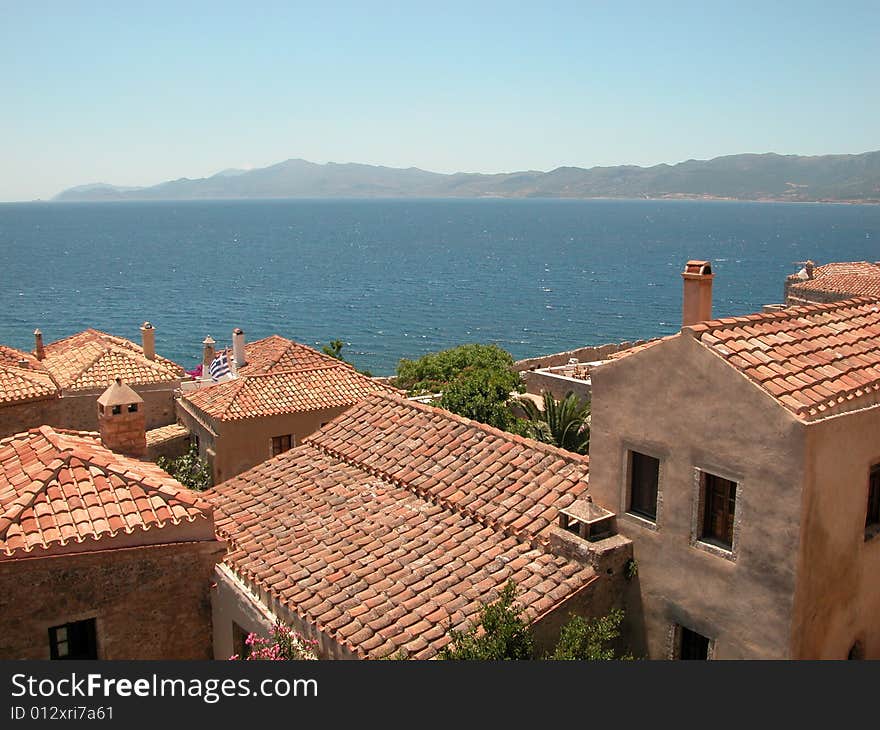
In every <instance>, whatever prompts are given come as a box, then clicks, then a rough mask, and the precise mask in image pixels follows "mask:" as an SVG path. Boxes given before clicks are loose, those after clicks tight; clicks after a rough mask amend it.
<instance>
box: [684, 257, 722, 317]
mask: <svg viewBox="0 0 880 730" xmlns="http://www.w3.org/2000/svg"><path fill="white" fill-rule="evenodd" d="M681 278H682V279H684V304H683V305H682V308H681V326H682V327H687V326H688V325H692V324H697V322H705V321H706V320H709V319H712V279H713V278H715V274H713V273H712V264H710V263H709V262H708V261H688V262H687V264H686V265H685V267H684V271H682V272H681Z"/></svg>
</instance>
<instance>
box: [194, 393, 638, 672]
mask: <svg viewBox="0 0 880 730" xmlns="http://www.w3.org/2000/svg"><path fill="white" fill-rule="evenodd" d="M588 467H589V460H588V458H587V457H583V456H578V455H576V454H572V453H570V452H566V451H562V450H560V449H557V448H554V447H552V446H548V445H546V444H541V443H538V442H535V441H532V440H530V439H525V438H522V437H520V436H516V435H513V434H510V433H506V432H503V431H499V430H497V429H495V428H492V427H490V426H486V425H484V424H481V423H477V422H475V421H470V420H468V419H465V418H461V417H460V416H456V415H453V414H451V413H449V412H448V411H444V410H441V409H439V408H433V407H431V406H426V405H421V404H418V403H414V402H412V401H408V400H405V399H404V398H401V397H399V396H396V395H392V394H385V393H381V392H379V393H374V394H373V395H371V396H369V397H368V398H367V399H366V400H364V401H362V402H361V403H359V404H358V405H356V406H353V407H352V408H351V409H350V410H348V411H347V412H346V413H345V414H343V415H342V416H340V417H338V418H337V419H336V420H334V421H333V422H331V423H330V424H328V425H327V426H325V427H324V428H322V429H321V430H320V431H318V432H317V433H315V434H313V435H312V436H309V437H308V438H306V439H304V440H303V442H302V443H301V444H300V445H299V446H297V447H296V448H294V449H292V450H291V451H289V452H287V453H284V454H282V455H280V456H278V457H276V458H274V459H272V460H270V461H267V462H265V463H263V464H260V465H259V466H257V467H255V468H253V469H251V470H249V471H247V472H245V473H244V474H241V475H240V476H238V477H235V478H234V479H230V480H228V481H226V482H224V483H223V484H221V485H219V486H218V487H215V488H214V489H213V490H209V491H208V492H206V493H205V496H206V498H207V499H208V500H210V501H211V502H212V503H213V504H214V506H215V511H216V515H217V528H218V534H219V535H220V536H222V537H223V538H224V539H226V540H228V544H229V546H230V549H229V552H228V554H227V556H226V558H225V561H224V563H223V564H222V566H218V568H217V572H216V589H215V592H214V594H213V607H214V647H215V655H216V657H217V658H221V659H222V658H226V657H228V656H230V655H231V654H232V653H233V652H235V651H239V650H240V648H241V640H242V637H243V636H245V635H246V634H247V633H248V632H252V631H253V632H258V633H262V634H266V633H267V631H268V629H269V627H270V626H271V624H272V622H273V621H274V620H275V618H276V617H278V618H281V619H282V620H284V621H286V622H288V623H289V624H291V625H293V627H294V628H296V629H297V630H299V631H301V632H302V633H304V634H305V635H306V636H307V637H309V638H313V639H316V640H317V641H318V643H319V647H320V654H321V656H322V657H324V658H339V659H358V658H380V657H387V656H392V655H397V654H399V653H400V652H403V653H404V654H405V655H407V656H408V657H410V658H416V659H428V658H431V657H434V656H436V655H437V653H438V652H439V651H440V649H442V647H443V646H445V645H446V644H447V643H448V642H449V636H448V633H447V630H448V628H449V626H450V625H452V626H454V627H456V628H459V629H462V628H465V627H466V626H467V625H468V624H469V623H470V622H471V621H474V620H475V619H476V618H477V616H478V613H479V610H480V607H481V605H482V604H483V603H488V602H491V601H493V600H495V599H496V598H497V596H498V594H499V591H500V590H501V589H502V588H503V587H504V585H505V583H506V582H507V581H508V580H511V579H512V580H514V581H515V582H516V583H517V586H518V588H519V595H518V596H517V600H518V602H519V603H520V604H521V605H522V606H523V607H524V608H525V611H526V616H527V617H528V619H529V620H530V621H531V623H532V626H533V629H534V633H535V636H536V643H537V645H538V647H539V650H540V649H547V648H549V647H550V646H552V645H553V643H555V640H556V637H557V635H558V631H559V628H560V626H561V624H562V623H563V622H565V621H567V620H568V618H569V615H570V613H578V614H582V615H587V616H591V615H597V614H599V615H604V614H605V613H607V612H608V610H610V608H611V607H613V606H615V605H620V604H622V603H623V601H624V600H625V594H626V592H627V589H628V587H629V586H630V585H631V584H630V583H629V582H628V580H627V578H626V569H625V566H626V564H627V561H628V560H629V558H630V557H631V554H632V553H631V544H630V542H629V540H627V539H625V538H623V537H621V536H619V535H616V534H614V515H613V514H611V513H610V512H606V511H604V510H601V509H599V508H597V507H596V506H595V505H593V504H592V503H591V502H590V497H589V493H588V485H587V479H588Z"/></svg>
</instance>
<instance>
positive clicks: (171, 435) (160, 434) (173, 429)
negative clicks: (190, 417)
mask: <svg viewBox="0 0 880 730" xmlns="http://www.w3.org/2000/svg"><path fill="white" fill-rule="evenodd" d="M184 436H189V430H188V429H187V428H186V427H185V426H181V425H180V424H179V423H171V424H169V425H167V426H159V428H151V429H150V430H149V431H147V446H148V447H149V446H157V445H158V444H162V443H165V442H166V441H173V440H174V439H179V438H183V437H184Z"/></svg>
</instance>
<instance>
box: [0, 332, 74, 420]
mask: <svg viewBox="0 0 880 730" xmlns="http://www.w3.org/2000/svg"><path fill="white" fill-rule="evenodd" d="M59 392H60V391H59V388H58V385H57V383H56V382H55V381H54V380H53V379H52V376H51V375H50V374H49V373H48V372H47V371H46V369H45V368H44V367H43V365H42V363H41V362H40V361H39V360H37V358H35V357H34V356H33V355H30V354H28V353H26V352H22V351H21V350H16V349H14V348H12V347H6V346H4V345H0V406H3V405H8V404H12V403H20V402H23V401H32V400H44V399H46V398H56V397H58V394H59Z"/></svg>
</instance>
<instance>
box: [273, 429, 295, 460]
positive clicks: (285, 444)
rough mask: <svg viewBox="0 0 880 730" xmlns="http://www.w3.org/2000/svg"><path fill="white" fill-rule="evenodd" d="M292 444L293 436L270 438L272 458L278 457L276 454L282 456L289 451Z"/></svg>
mask: <svg viewBox="0 0 880 730" xmlns="http://www.w3.org/2000/svg"><path fill="white" fill-rule="evenodd" d="M292 442H293V436H291V435H290V434H287V435H286V436H273V437H272V456H278V454H282V453H284V452H285V451H289V450H290V447H291V444H292Z"/></svg>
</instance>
